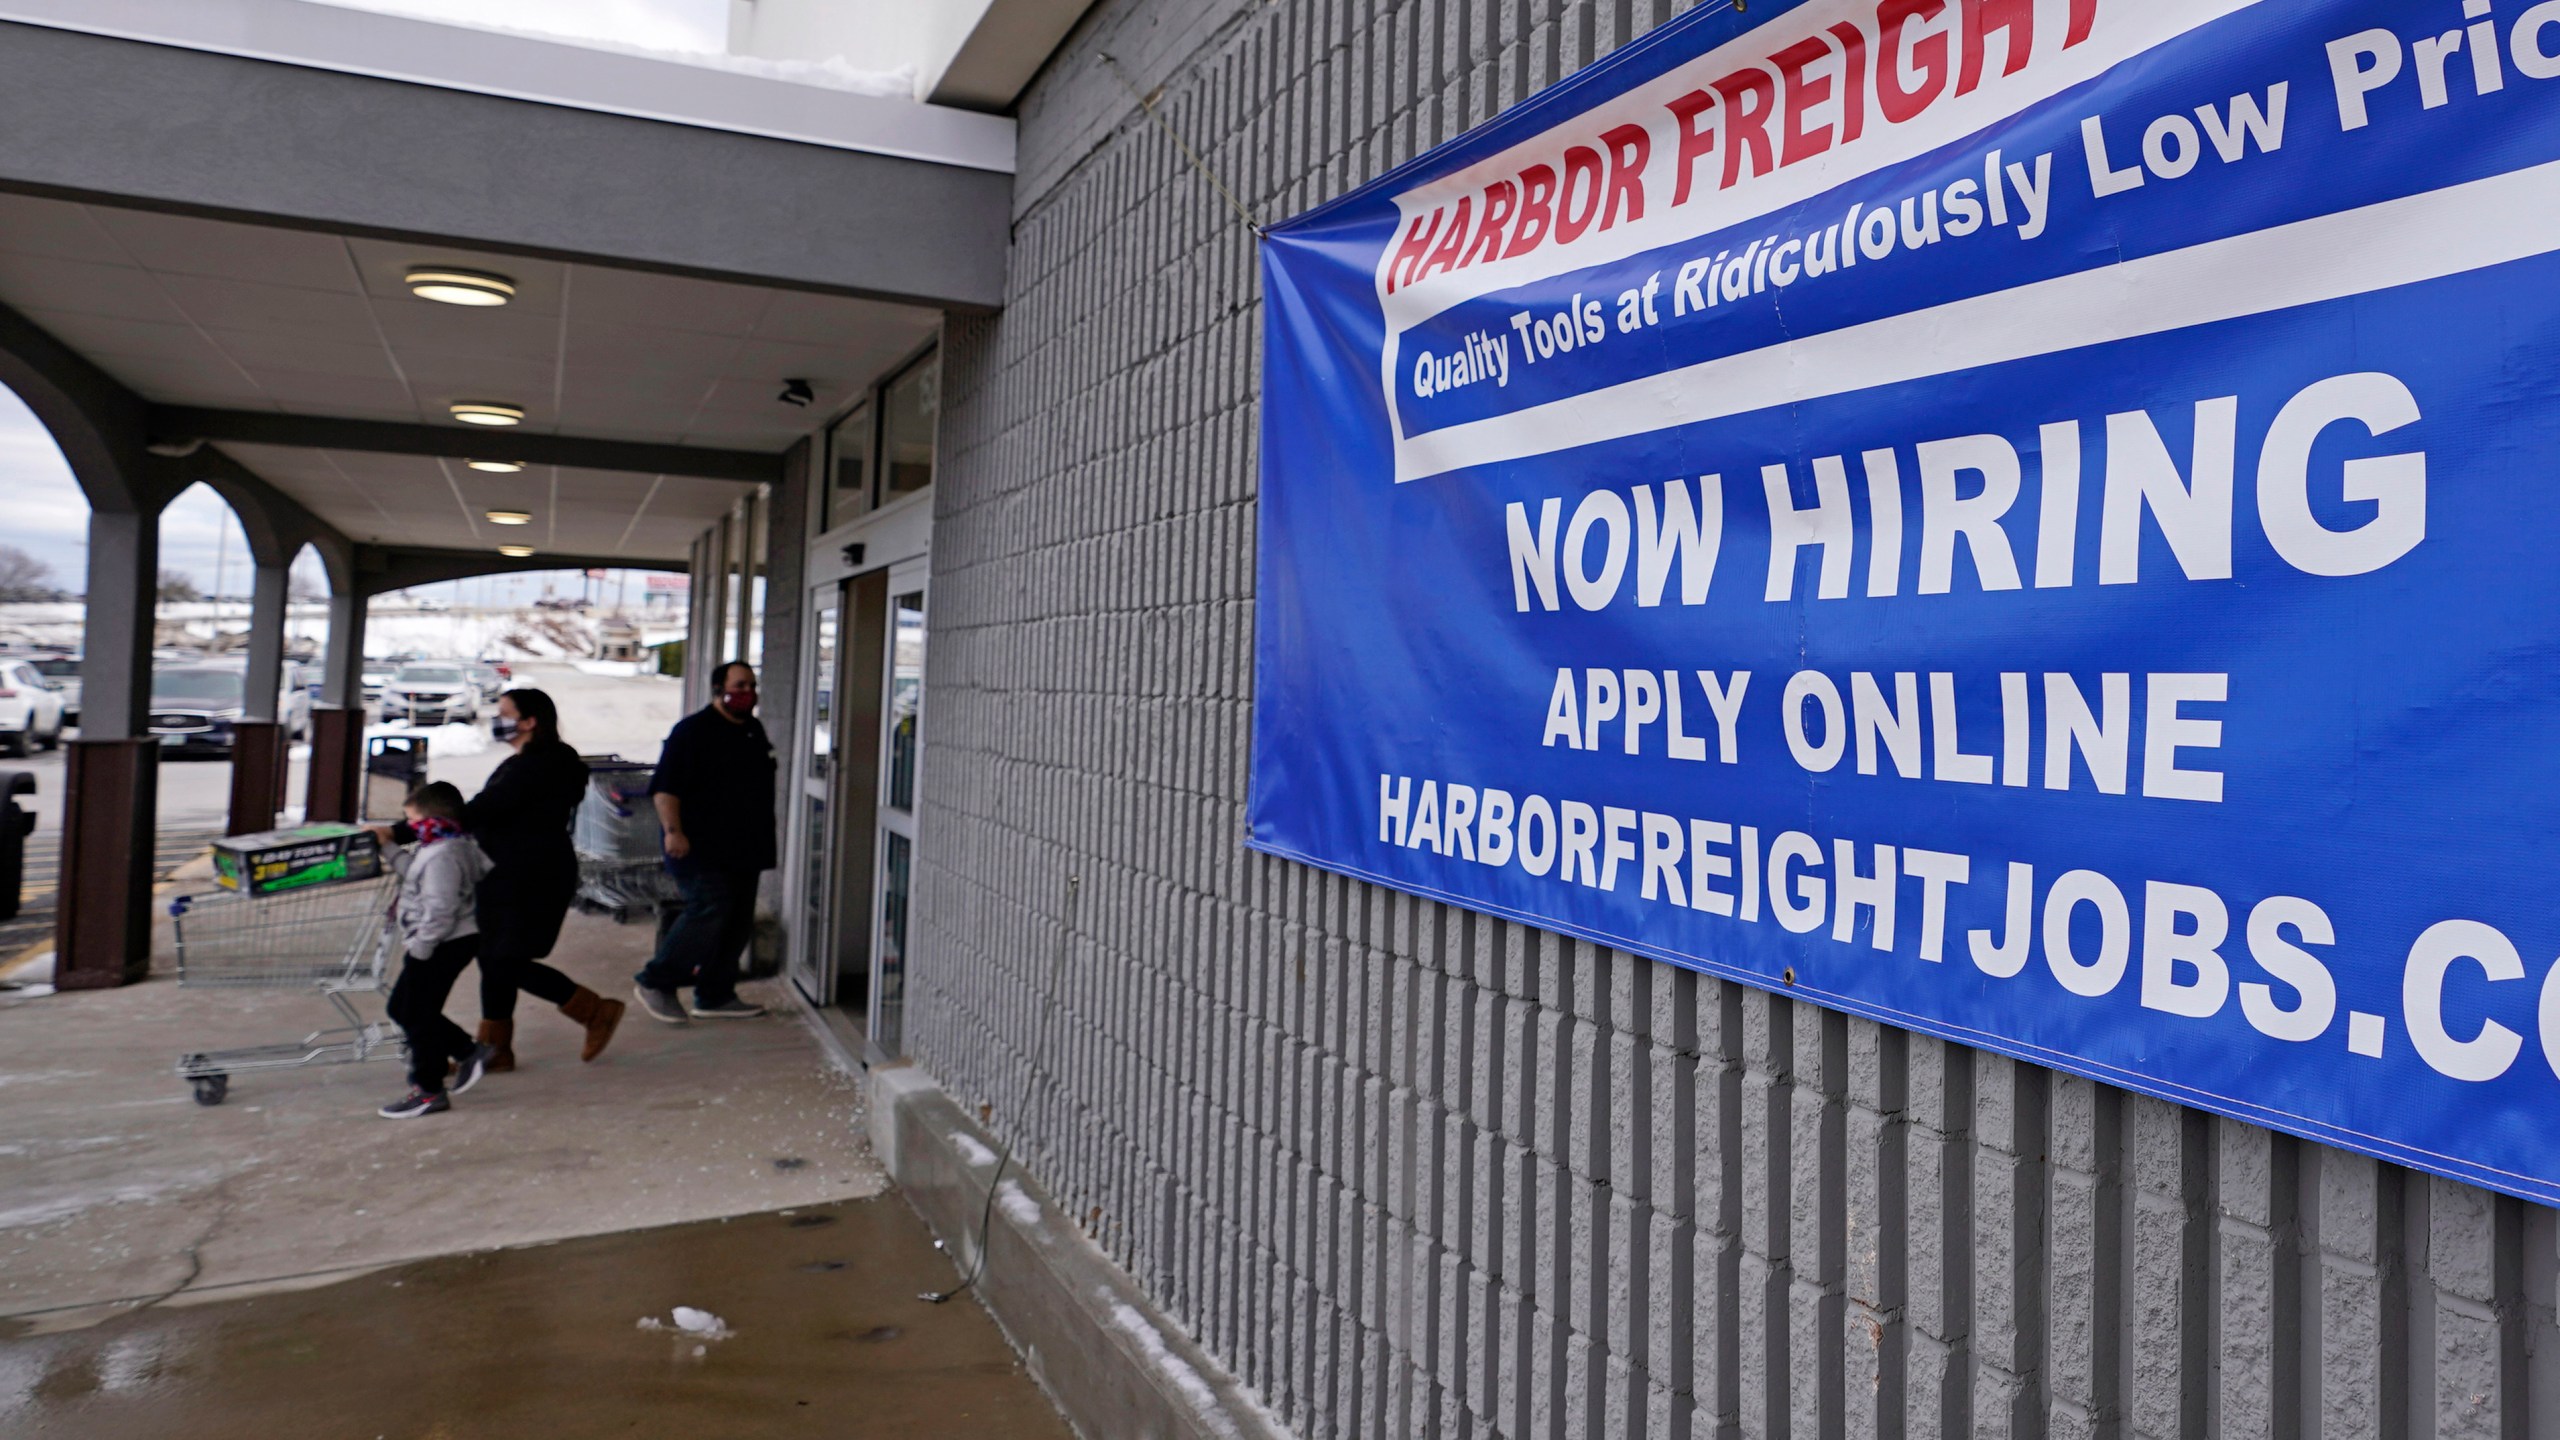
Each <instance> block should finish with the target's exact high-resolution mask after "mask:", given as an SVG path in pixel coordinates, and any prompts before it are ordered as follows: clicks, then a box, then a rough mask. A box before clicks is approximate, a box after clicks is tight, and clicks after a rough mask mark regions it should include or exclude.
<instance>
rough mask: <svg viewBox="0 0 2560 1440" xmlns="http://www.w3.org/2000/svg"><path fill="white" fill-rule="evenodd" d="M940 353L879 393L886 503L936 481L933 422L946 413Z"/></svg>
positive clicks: (907, 369)
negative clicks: (934, 474) (943, 409)
mask: <svg viewBox="0 0 2560 1440" xmlns="http://www.w3.org/2000/svg"><path fill="white" fill-rule="evenodd" d="M941 358H942V357H941V355H940V354H939V352H936V353H933V354H928V355H926V356H925V357H924V358H923V359H921V360H918V361H917V362H916V363H915V364H913V365H910V366H908V367H907V368H906V369H905V370H904V371H901V372H900V373H899V375H898V378H896V379H894V380H892V381H890V382H889V384H888V385H887V387H886V388H885V389H883V390H882V392H881V395H880V410H881V424H880V431H881V434H880V448H881V452H882V454H881V469H882V471H883V474H882V477H881V478H882V479H883V480H884V481H885V482H886V484H885V486H884V488H883V493H882V494H881V496H880V501H881V503H882V504H887V503H888V502H889V501H891V500H894V499H896V498H897V497H898V496H900V495H907V494H912V493H913V492H915V491H918V490H922V489H923V488H925V487H926V486H928V485H931V484H932V483H933V432H934V422H935V421H936V419H937V418H938V417H939V416H940V415H941V412H942V365H941Z"/></svg>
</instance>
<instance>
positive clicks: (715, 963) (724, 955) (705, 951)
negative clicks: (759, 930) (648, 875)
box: [636, 869, 757, 1005]
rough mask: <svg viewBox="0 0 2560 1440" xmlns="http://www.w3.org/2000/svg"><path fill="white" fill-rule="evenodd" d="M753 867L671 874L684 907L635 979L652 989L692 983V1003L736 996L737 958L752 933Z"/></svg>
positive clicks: (753, 923)
mask: <svg viewBox="0 0 2560 1440" xmlns="http://www.w3.org/2000/svg"><path fill="white" fill-rule="evenodd" d="M756 874H757V872H755V871H753V870H710V869H689V870H687V871H686V872H685V873H683V874H680V875H678V876H677V877H676V883H677V884H678V885H679V886H681V887H682V888H683V890H684V909H683V910H682V911H680V912H678V914H677V915H676V923H675V925H674V927H673V928H671V929H669V930H668V931H667V933H666V937H665V938H664V939H662V940H660V941H659V942H658V955H657V958H656V959H654V960H651V961H650V962H649V964H648V968H646V969H644V970H642V971H641V972H640V974H639V975H638V976H637V977H636V978H637V979H638V980H639V982H640V983H641V984H643V985H646V986H648V987H649V988H651V989H653V990H675V989H680V988H682V987H684V986H686V985H690V986H692V987H693V1001H694V1003H695V1004H697V1005H717V1004H719V1003H721V1002H722V1001H724V1000H734V999H736V998H737V995H738V957H739V956H741V955H743V954H745V953H746V949H747V940H748V938H749V937H750V936H752V935H753V934H754V933H755V923H756Z"/></svg>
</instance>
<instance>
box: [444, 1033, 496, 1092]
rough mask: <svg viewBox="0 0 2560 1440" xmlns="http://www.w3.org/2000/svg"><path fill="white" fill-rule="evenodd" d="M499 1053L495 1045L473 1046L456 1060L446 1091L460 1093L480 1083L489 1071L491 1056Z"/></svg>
mask: <svg viewBox="0 0 2560 1440" xmlns="http://www.w3.org/2000/svg"><path fill="white" fill-rule="evenodd" d="M497 1053H498V1047H497V1046H495V1045H474V1046H472V1047H471V1049H470V1050H469V1051H468V1052H466V1053H465V1054H464V1055H463V1057H462V1058H461V1059H459V1060H457V1061H455V1062H454V1065H453V1078H452V1079H451V1080H448V1081H446V1082H445V1087H444V1091H445V1093H446V1094H447V1095H459V1094H461V1093H462V1092H463V1091H465V1090H468V1089H470V1088H471V1087H472V1086H474V1085H477V1084H479V1083H480V1077H481V1076H483V1075H486V1074H488V1073H489V1061H490V1058H491V1057H493V1056H495V1055H496V1054H497Z"/></svg>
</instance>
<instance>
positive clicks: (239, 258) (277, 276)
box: [91, 206, 360, 295]
mask: <svg viewBox="0 0 2560 1440" xmlns="http://www.w3.org/2000/svg"><path fill="white" fill-rule="evenodd" d="M91 213H92V214H94V215H96V216H97V217H98V223H99V224H100V225H102V226H104V227H105V228H106V231H107V234H108V236H109V237H110V238H111V239H112V240H113V241H114V242H115V244H116V246H117V247H118V248H119V249H121V250H122V251H123V253H124V255H125V256H126V257H127V258H130V259H131V260H132V261H133V262H134V263H135V264H137V265H141V266H143V267H144V268H146V269H150V270H157V271H160V272H163V273H165V274H170V275H222V276H227V277H229V278H231V279H234V280H263V281H265V282H267V283H268V284H271V285H295V286H300V287H301V288H303V289H306V290H336V291H341V292H343V293H346V294H350V295H352V294H357V293H360V287H359V286H358V285H357V283H356V272H355V266H354V265H353V264H352V263H350V262H349V260H348V259H347V251H346V246H345V243H344V242H343V241H341V240H339V239H338V237H336V236H334V235H321V234H314V233H311V232H308V231H302V230H285V229H280V228H278V227H275V226H267V225H239V224H234V223H232V222H230V221H227V220H207V219H204V218H203V217H201V216H195V215H162V214H159V213H156V212H153V211H147V210H117V209H111V208H109V207H106V206H93V207H91Z"/></svg>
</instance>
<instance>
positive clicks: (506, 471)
mask: <svg viewBox="0 0 2560 1440" xmlns="http://www.w3.org/2000/svg"><path fill="white" fill-rule="evenodd" d="M462 463H463V464H465V465H468V466H470V467H471V468H472V469H474V470H486V471H488V472H489V473H490V474H492V475H513V474H515V473H516V472H517V471H519V470H522V469H523V468H524V462H523V461H521V460H465V461H463V462H462Z"/></svg>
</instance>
